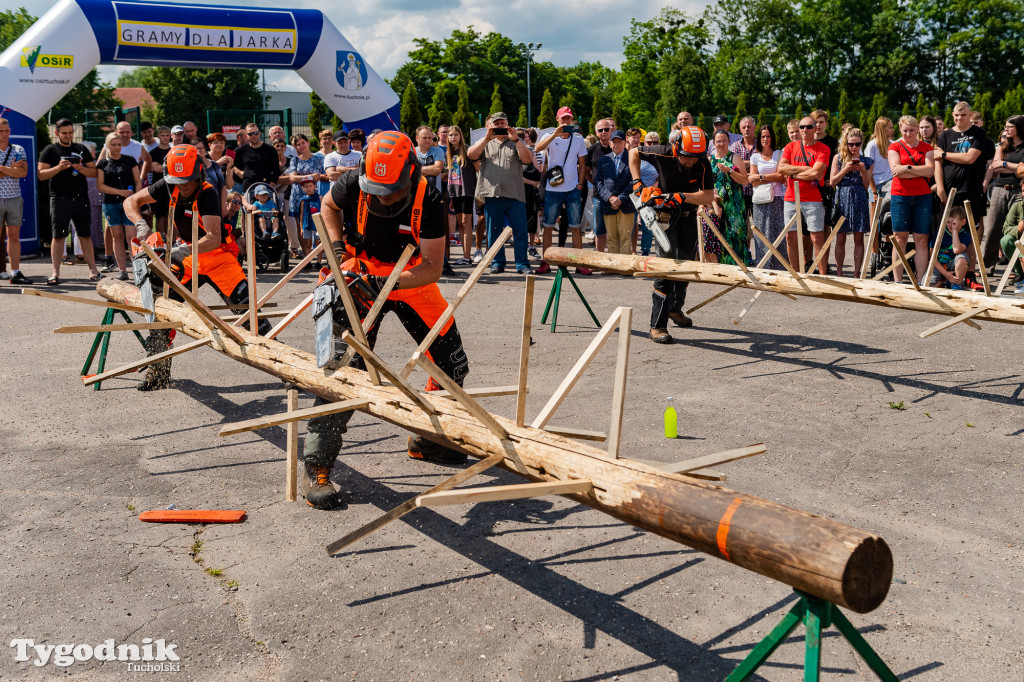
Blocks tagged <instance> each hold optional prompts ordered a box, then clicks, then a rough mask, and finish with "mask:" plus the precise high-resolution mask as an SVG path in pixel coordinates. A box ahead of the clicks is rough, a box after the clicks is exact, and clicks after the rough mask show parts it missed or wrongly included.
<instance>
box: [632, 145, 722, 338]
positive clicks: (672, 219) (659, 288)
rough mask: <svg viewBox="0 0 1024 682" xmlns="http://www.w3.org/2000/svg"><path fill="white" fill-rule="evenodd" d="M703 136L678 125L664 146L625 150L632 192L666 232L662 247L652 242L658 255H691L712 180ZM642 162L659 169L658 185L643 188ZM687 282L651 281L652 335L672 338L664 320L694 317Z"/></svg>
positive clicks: (683, 322)
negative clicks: (689, 313)
mask: <svg viewBox="0 0 1024 682" xmlns="http://www.w3.org/2000/svg"><path fill="white" fill-rule="evenodd" d="M707 148H708V138H707V135H706V134H705V133H704V131H703V130H701V129H700V128H697V127H696V126H683V127H682V128H680V129H679V130H674V131H672V134H671V135H670V136H669V144H667V145H660V144H659V145H646V146H642V147H634V148H633V149H630V150H629V172H630V177H631V178H632V190H633V193H634V194H636V195H639V196H640V197H641V199H642V200H643V201H644V202H645V203H646V204H648V205H650V206H653V207H654V209H655V211H657V212H658V214H659V215H658V218H659V221H658V222H659V223H661V227H662V229H664V231H665V236H666V237H668V240H669V243H670V248H669V249H668V250H665V249H664V248H663V247H662V245H661V244H659V243H658V242H657V241H655V244H654V246H655V252H656V253H657V255H658V256H659V257H661V258H672V259H675V260H694V257H695V254H696V251H697V235H698V230H697V207H698V206H702V205H704V204H710V203H711V200H712V199H713V198H714V196H715V192H714V186H715V179H714V174H713V172H712V170H711V162H710V161H708V157H707V154H706V152H707ZM643 161H647V162H649V163H650V164H651V165H652V166H654V168H655V169H656V170H657V171H658V184H657V185H656V186H654V187H646V188H645V187H644V182H643V180H642V179H641V171H640V165H641V162H643ZM686 285H687V283H686V282H677V281H674V280H671V279H656V280H654V291H653V293H652V294H651V299H652V302H653V307H652V309H651V333H650V337H651V340H652V341H654V342H655V343H672V337H671V336H670V335H669V333H668V321H669V320H672V321H673V322H675V323H676V324H677V325H678V326H680V327H692V326H693V320H691V319H690V318H689V317H687V316H686V315H685V314H684V313H683V303H685V302H686Z"/></svg>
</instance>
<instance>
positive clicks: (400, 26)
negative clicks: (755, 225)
mask: <svg viewBox="0 0 1024 682" xmlns="http://www.w3.org/2000/svg"><path fill="white" fill-rule="evenodd" d="M29 4H31V11H32V12H33V13H35V14H37V15H42V14H43V13H44V12H45V11H46V10H48V9H49V8H50V7H52V6H53V5H54V4H56V0H33V2H32V3H27V2H26V1H25V0H20V1H19V0H0V10H7V9H10V10H14V9H17V8H19V7H22V6H26V5H29ZM191 4H195V5H223V6H227V5H231V4H233V3H231V2H222V1H216V2H215V1H213V0H192V3H191ZM234 4H236V5H238V6H246V7H256V8H260V7H267V8H280V7H281V2H280V0H248V2H236V3H234ZM665 4H666V3H665V0H634V2H633V3H631V4H628V5H627V4H626V3H623V2H622V1H621V0H560V2H558V3H557V4H556V3H550V2H541V1H538V0H512V1H511V2H509V3H505V4H494V3H491V2H485V1H484V0H428V1H427V2H424V1H423V0H376V1H372V0H371V2H365V3H363V2H356V3H334V2H327V0H291V2H288V3H287V7H288V8H289V9H317V10H321V11H323V12H324V14H325V15H326V16H327V17H328V18H329V19H330V20H331V22H332V23H333V24H334V25H335V26H337V27H338V30H340V31H341V33H342V34H343V35H344V36H345V37H346V38H347V39H348V40H349V41H350V42H351V43H352V45H353V46H354V47H355V48H356V50H358V51H359V52H360V53H362V55H363V56H364V57H365V58H366V60H367V63H368V64H370V65H371V66H372V67H373V68H374V69H375V70H376V71H377V72H378V73H379V74H381V75H382V76H384V77H385V78H390V77H391V76H393V75H394V73H395V71H396V70H397V69H398V67H400V66H401V65H402V64H403V63H405V61H406V59H407V57H408V53H409V51H410V50H411V49H414V48H415V43H413V40H414V39H415V38H427V39H430V40H438V41H440V40H443V39H444V38H445V37H446V36H448V35H450V34H451V32H452V31H453V30H454V29H464V28H466V27H468V26H470V25H472V26H473V27H474V28H475V29H476V30H477V31H480V32H481V33H487V32H488V31H491V30H495V31H498V32H500V33H502V34H504V35H506V36H508V37H509V38H510V39H511V40H512V41H514V42H517V43H519V42H522V43H528V42H533V43H542V44H543V46H544V47H543V48H542V49H541V50H540V51H538V52H537V55H536V57H535V58H536V59H537V60H539V61H551V62H552V63H554V64H555V65H556V66H572V65H574V64H577V63H579V62H580V61H599V62H601V63H602V64H604V65H606V66H609V67H612V68H616V67H618V66H619V65H620V64H621V62H622V41H623V38H624V37H625V36H626V35H628V33H629V27H630V19H631V18H635V19H638V20H640V21H646V20H648V19H650V18H652V17H655V16H657V14H658V13H659V12H660V11H661V8H662V7H663V6H664V5H665ZM672 4H673V5H674V6H675V7H677V8H678V9H682V10H683V11H686V12H688V13H690V14H697V13H699V12H701V11H702V10H703V9H704V7H705V6H706V5H707V4H708V3H707V2H705V1H704V0H676V1H675V2H673V3H672ZM125 68H126V67H117V66H103V67H100V73H101V76H102V77H103V79H104V80H108V81H111V82H114V81H116V80H117V76H118V74H120V73H121V72H122V71H123V70H125ZM267 85H268V88H269V87H270V86H273V87H274V88H276V89H278V90H294V89H300V90H307V89H308V87H306V85H305V83H303V82H302V79H301V78H299V77H298V76H295V75H294V73H292V72H289V71H270V70H268V71H267Z"/></svg>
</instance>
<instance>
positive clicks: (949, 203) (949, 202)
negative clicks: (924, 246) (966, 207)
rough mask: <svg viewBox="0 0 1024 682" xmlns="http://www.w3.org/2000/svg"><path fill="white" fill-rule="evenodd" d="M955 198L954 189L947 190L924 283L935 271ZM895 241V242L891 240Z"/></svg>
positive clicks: (928, 280) (930, 279)
mask: <svg viewBox="0 0 1024 682" xmlns="http://www.w3.org/2000/svg"><path fill="white" fill-rule="evenodd" d="M955 196H956V187H953V188H951V189H950V190H949V196H947V197H946V208H945V209H943V211H942V222H940V223H939V233H938V234H937V235H936V236H935V246H934V248H932V254H931V257H930V258H929V259H928V269H927V270H926V271H925V273H924V281H925V282H931V281H932V270H934V269H935V261H936V260H938V258H939V249H940V247H941V246H942V237H943V236H945V234H946V220H947V219H949V211H950V209H951V208H953V197H955ZM892 241H896V240H892Z"/></svg>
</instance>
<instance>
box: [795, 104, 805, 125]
mask: <svg viewBox="0 0 1024 682" xmlns="http://www.w3.org/2000/svg"><path fill="white" fill-rule="evenodd" d="M803 117H804V105H803V104H797V105H796V109H795V110H794V111H793V118H795V119H796V120H798V121H799V120H800V119H802V118H803Z"/></svg>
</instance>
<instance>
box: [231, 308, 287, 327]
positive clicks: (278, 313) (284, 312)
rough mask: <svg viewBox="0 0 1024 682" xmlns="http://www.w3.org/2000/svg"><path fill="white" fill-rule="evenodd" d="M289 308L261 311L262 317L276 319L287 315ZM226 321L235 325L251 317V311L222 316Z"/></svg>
mask: <svg viewBox="0 0 1024 682" xmlns="http://www.w3.org/2000/svg"><path fill="white" fill-rule="evenodd" d="M288 314H289V313H288V311H287V310H275V311H274V312H272V313H260V318H261V319H264V320H275V319H277V318H279V317H287V316H288ZM220 319H222V320H224V321H225V322H230V323H231V326H232V327H234V326H235V325H236V324H237V323H238V322H245V321H246V320H248V319H249V313H242V314H241V315H225V316H224V317H222V318H220Z"/></svg>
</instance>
